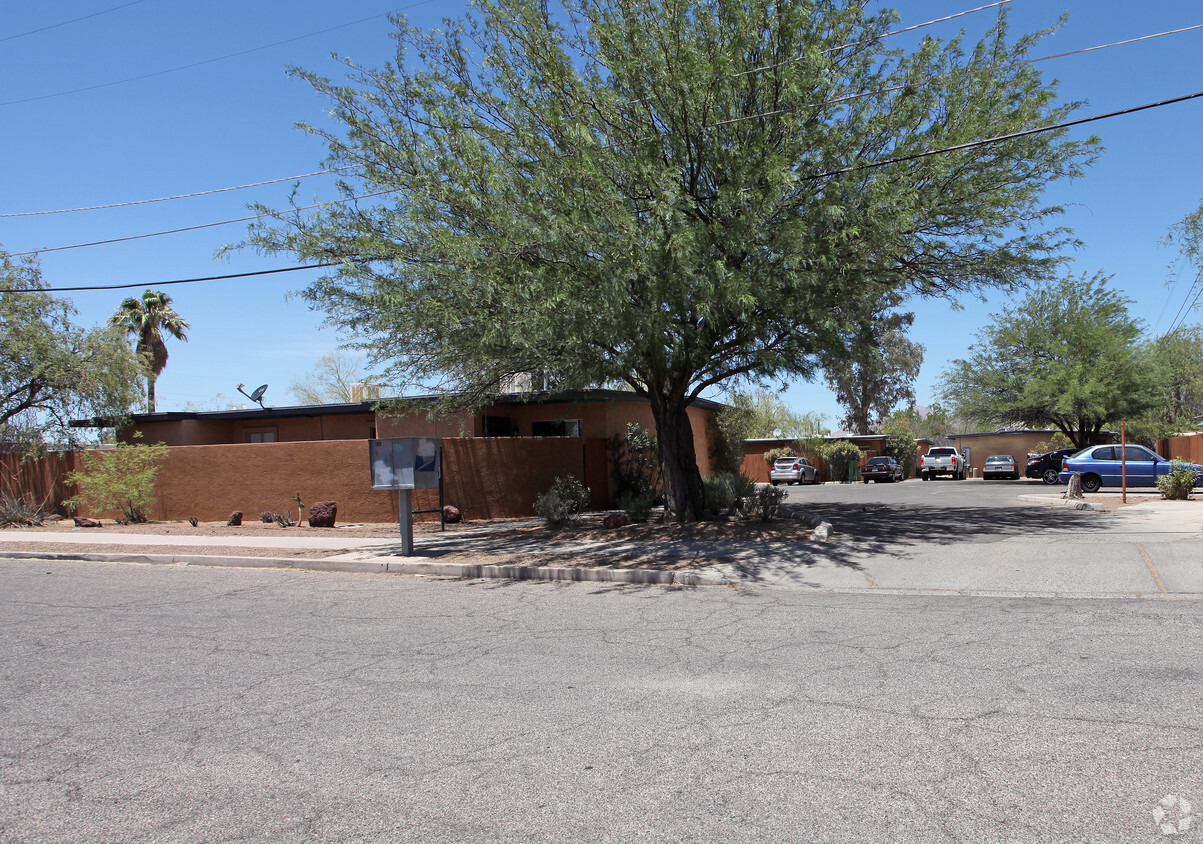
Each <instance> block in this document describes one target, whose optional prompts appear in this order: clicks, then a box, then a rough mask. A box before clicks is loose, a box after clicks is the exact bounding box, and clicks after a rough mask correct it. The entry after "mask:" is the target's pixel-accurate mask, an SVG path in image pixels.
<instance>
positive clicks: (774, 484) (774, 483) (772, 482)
mask: <svg viewBox="0 0 1203 844" xmlns="http://www.w3.org/2000/svg"><path fill="white" fill-rule="evenodd" d="M769 483H771V484H772V485H773V486H777V484H779V483H781V481H769Z"/></svg>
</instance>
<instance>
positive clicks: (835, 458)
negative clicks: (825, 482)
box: [819, 440, 861, 481]
mask: <svg viewBox="0 0 1203 844" xmlns="http://www.w3.org/2000/svg"><path fill="white" fill-rule="evenodd" d="M819 456H820V457H822V458H823V462H824V463H825V464H826V465H827V475H828V479H829V480H833V481H846V480H848V472H849V469H850V467H852V466H855V465H856V464H857V463H859V462H860V456H861V450H860V449H859V448H857V447H856V443H851V442H848V440H828V441H827V442H825V443H823V445H822V446H821V447H820V448H819Z"/></svg>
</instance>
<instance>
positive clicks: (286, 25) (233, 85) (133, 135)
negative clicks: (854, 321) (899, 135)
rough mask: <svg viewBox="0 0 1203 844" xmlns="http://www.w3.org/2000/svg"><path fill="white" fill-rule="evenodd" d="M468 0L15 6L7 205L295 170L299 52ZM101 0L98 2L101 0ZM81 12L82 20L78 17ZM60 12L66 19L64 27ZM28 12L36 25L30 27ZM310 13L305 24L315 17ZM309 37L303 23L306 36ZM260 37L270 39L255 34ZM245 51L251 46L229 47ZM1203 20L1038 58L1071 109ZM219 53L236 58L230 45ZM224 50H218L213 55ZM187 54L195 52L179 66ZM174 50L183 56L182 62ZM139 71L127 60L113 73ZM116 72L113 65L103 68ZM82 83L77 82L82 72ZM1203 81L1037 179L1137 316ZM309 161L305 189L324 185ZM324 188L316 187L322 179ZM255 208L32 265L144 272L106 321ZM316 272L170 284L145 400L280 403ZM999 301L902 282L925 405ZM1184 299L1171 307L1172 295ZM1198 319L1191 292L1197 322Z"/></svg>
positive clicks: (1113, 96) (366, 47) (1166, 75)
mask: <svg viewBox="0 0 1203 844" xmlns="http://www.w3.org/2000/svg"><path fill="white" fill-rule="evenodd" d="M984 2H986V0H913V1H912V2H908V1H907V0H900V2H897V3H894V4H889V5H894V6H895V7H897V8H899V9H900V11H901V12H902V15H903V23H904V24H914V23H920V22H923V21H927V20H931V19H934V18H937V17H941V16H944V15H948V14H952V13H955V12H959V11H963V10H966V9H969V8H972V7H974V6H978V5H981V4H982V3H984ZM463 8H464V4H463V3H462V2H445V0H434V1H433V2H429V1H428V2H425V3H412V2H411V3H406V2H403V0H396V1H395V2H392V3H389V2H374V0H344V2H341V3H330V2H316V0H250V2H246V1H245V0H244V2H232V0H210V2H206V3H203V4H202V3H178V2H171V0H135V2H129V0H64V2H58V3H53V4H51V3H9V4H6V9H5V15H4V23H3V29H2V30H0V78H3V79H4V81H5V84H4V86H3V90H2V91H0V115H2V118H0V119H3V122H4V125H5V127H6V129H5V131H4V132H3V133H2V134H0V158H2V160H3V161H4V162H5V166H4V167H3V168H2V169H0V214H3V215H14V214H22V215H24V214H26V213H27V212H33V211H52V210H58V209H67V208H77V207H83V206H93V205H105V204H112V203H129V202H133V201H136V200H144V199H151V198H156V197H163V196H173V195H177V194H186V193H193V192H203V191H211V190H213V189H216V188H224V187H230V186H235V185H242V184H247V183H252V182H259V181H263V180H270V179H279V178H283V177H287V176H292V175H297V174H303V173H309V172H312V171H314V170H317V169H319V168H320V165H321V161H322V159H323V157H324V152H325V151H324V148H323V147H322V145H321V144H320V142H319V141H318V140H317V139H315V138H312V137H310V136H308V135H305V134H303V133H301V132H299V131H297V130H296V129H294V128H293V126H294V124H295V123H296V122H297V121H301V120H307V121H310V122H320V121H321V120H322V119H323V114H324V103H323V102H322V101H321V100H320V99H319V98H318V97H317V96H316V95H315V94H313V93H312V91H310V90H309V88H308V86H306V85H305V84H304V83H302V82H299V81H297V80H293V79H289V78H288V77H287V76H286V73H285V68H286V67H287V66H289V65H298V66H301V67H304V68H307V69H310V70H314V71H317V72H321V73H325V74H326V75H329V76H334V77H340V76H341V67H340V66H339V65H338V64H336V63H335V62H334V61H332V59H331V58H330V54H331V53H333V52H337V53H339V54H341V55H345V56H348V57H350V58H352V59H355V60H356V61H359V62H361V63H364V64H368V65H371V66H378V65H380V64H382V63H383V62H384V61H386V60H388V59H390V58H391V57H392V42H391V40H390V39H389V38H388V33H389V31H390V30H389V25H388V24H387V22H386V20H385V17H384V15H385V14H386V13H387V12H390V11H394V10H400V9H405V10H406V14H407V15H408V16H409V18H410V20H411V21H412V22H414V23H415V24H418V25H421V26H434V25H437V24H438V23H439V21H440V20H441V19H442V18H443V17H445V16H456V15H458V14H459V13H460V11H462V9H463ZM1010 8H1011V20H1012V26H1013V31H1014V32H1020V31H1028V30H1031V29H1036V28H1040V27H1045V26H1049V25H1051V24H1053V23H1055V22H1056V19H1057V18H1058V17H1059V16H1060V14H1061V13H1062V12H1064V13H1066V14H1067V15H1068V21H1067V23H1066V24H1065V25H1064V26H1063V27H1062V28H1061V29H1060V30H1059V31H1057V32H1056V33H1055V34H1054V35H1053V36H1051V37H1050V38H1049V39H1047V40H1046V41H1045V42H1043V46H1042V47H1040V48H1038V49H1037V50H1036V54H1037V55H1048V54H1053V53H1062V52H1068V51H1072V50H1079V49H1082V48H1085V47H1090V46H1094V45H1098V44H1105V43H1110V42H1115V41H1120V40H1124V39H1129V38H1133V37H1137V36H1141V35H1149V34H1153V33H1158V32H1162V31H1166V30H1172V29H1178V28H1182V27H1187V26H1191V25H1195V24H1200V23H1203V5H1201V4H1200V3H1199V0H1145V2H1141V3H1133V2H1131V0H1060V2H1058V0H1012V2H1011V3H1010ZM98 13H99V14H98ZM992 15H993V13H992V12H982V13H978V14H975V15H972V16H969V17H965V18H960V19H958V20H956V21H953V22H949V23H945V24H941V25H938V26H934V27H931V28H929V29H927V30H925V32H930V33H935V34H940V35H952V34H953V33H954V32H955V31H956V30H958V29H960V28H962V27H964V28H965V29H967V30H968V31H969V33H971V34H972V33H974V32H977V31H980V29H981V28H982V27H984V26H986V25H988V24H989V23H990V22H991V20H992ZM77 19H82V20H77ZM60 24H61V25H60ZM36 30H40V31H36ZM319 32H320V34H313V33H319ZM306 36H308V37H306ZM268 45H274V46H268ZM235 54H241V55H235ZM1201 55H1203V30H1196V31H1193V32H1187V33H1183V34H1178V35H1170V36H1166V37H1163V38H1157V39H1152V40H1150V41H1145V42H1142V43H1139V44H1133V45H1127V46H1119V47H1114V48H1110V49H1105V50H1099V51H1096V52H1093V53H1087V54H1083V55H1076V56H1070V57H1067V58H1062V59H1056V60H1053V61H1049V62H1044V63H1041V64H1040V65H1039V66H1040V67H1041V69H1042V70H1043V72H1044V73H1045V75H1046V77H1048V78H1056V79H1058V80H1060V83H1061V87H1060V92H1061V95H1062V96H1063V97H1064V98H1065V99H1070V100H1088V101H1089V102H1088V104H1087V105H1086V106H1085V107H1084V108H1083V109H1082V110H1081V111H1080V112H1079V113H1078V114H1079V116H1086V115H1092V114H1098V113H1103V112H1107V111H1112V110H1116V109H1121V108H1127V107H1131V106H1136V105H1140V104H1143V103H1148V102H1153V101H1157V100H1162V99H1167V98H1170V97H1175V96H1180V95H1184V94H1189V93H1193V92H1195V91H1198V90H1203V73H1201V72H1200V70H1201V68H1203V63H1201V62H1200V59H1199V58H1198V57H1199V56H1201ZM231 56H232V57H231ZM225 57H230V58H225ZM185 66H189V67H185ZM177 68H183V69H177ZM131 79H132V80H133V81H123V80H131ZM110 83H118V84H110ZM80 89H87V90H80ZM1201 129H1203V99H1200V100H1194V101H1190V102H1187V103H1182V104H1178V105H1172V106H1167V107H1164V108H1160V109H1153V110H1149V111H1145V112H1142V113H1139V114H1135V115H1130V116H1124V117H1117V118H1113V119H1110V120H1106V121H1101V122H1097V123H1093V124H1089V125H1087V126H1084V127H1080V128H1079V129H1076V130H1074V132H1075V134H1077V135H1080V136H1086V135H1090V134H1097V135H1099V136H1100V137H1101V139H1102V141H1103V144H1104V146H1105V152H1104V153H1103V155H1102V157H1101V158H1100V159H1099V161H1098V162H1097V163H1096V164H1095V165H1094V167H1092V168H1091V169H1090V170H1089V171H1088V173H1087V175H1086V177H1085V178H1083V179H1080V180H1077V181H1075V182H1069V183H1058V184H1054V185H1052V186H1050V188H1049V190H1048V192H1047V194H1046V199H1047V202H1048V203H1049V204H1061V205H1065V206H1066V207H1067V209H1068V213H1067V214H1066V216H1065V217H1064V221H1065V223H1066V224H1068V225H1069V226H1071V227H1072V228H1073V229H1074V230H1075V232H1076V234H1077V236H1078V237H1079V238H1080V239H1081V240H1082V241H1083V246H1082V248H1081V249H1079V250H1077V251H1075V252H1074V253H1072V254H1071V256H1070V257H1071V259H1072V264H1071V267H1070V270H1069V271H1070V272H1073V273H1094V272H1097V271H1103V272H1106V273H1109V274H1112V275H1114V276H1115V280H1114V283H1115V285H1116V286H1117V287H1118V288H1120V289H1121V290H1123V291H1124V292H1125V293H1126V294H1127V295H1128V296H1129V297H1130V298H1131V299H1133V300H1134V302H1135V304H1134V306H1133V308H1132V310H1133V312H1134V314H1135V315H1137V316H1139V317H1140V318H1142V319H1143V320H1144V321H1145V322H1146V323H1147V324H1148V327H1149V329H1150V330H1153V331H1156V332H1158V333H1160V332H1164V331H1165V330H1167V329H1168V328H1169V327H1170V326H1171V325H1172V324H1173V323H1174V320H1175V317H1176V316H1177V314H1178V311H1179V308H1180V307H1181V306H1182V304H1183V302H1184V299H1185V297H1186V295H1187V292H1188V288H1189V282H1190V279H1191V277H1192V276H1191V275H1190V274H1187V273H1184V274H1183V278H1182V279H1181V280H1180V281H1178V282H1177V283H1176V284H1174V285H1173V286H1167V282H1169V281H1170V280H1171V279H1172V275H1171V271H1170V265H1171V263H1172V261H1173V259H1174V253H1173V252H1172V251H1171V250H1169V249H1167V248H1165V247H1163V246H1162V245H1161V240H1162V238H1163V237H1164V235H1165V234H1166V231H1167V229H1168V228H1169V227H1170V226H1171V225H1172V224H1173V223H1174V222H1176V221H1177V220H1180V219H1181V218H1182V217H1183V216H1184V215H1185V214H1187V213H1189V212H1190V211H1192V210H1194V209H1195V208H1198V207H1199V204H1200V201H1201V200H1203V156H1201V155H1200V152H1199V150H1200V146H1199V138H1200V135H1201V134H1203V133H1201V132H1200V130H1201ZM289 187H290V185H289V184H288V183H279V184H273V185H265V186H262V187H258V188H254V189H248V190H239V191H230V192H225V193H215V194H210V195H207V196H203V197H198V198H193V199H185V200H177V201H171V202H159V203H150V204H142V205H131V206H127V207H121V208H111V209H106V210H97V211H81V212H76V213H66V214H42V215H36V216H0V246H3V248H5V249H7V250H8V251H9V252H12V253H18V252H26V251H30V250H38V249H43V250H44V249H51V248H54V247H61V246H70V245H74V244H80V243H87V242H92V241H98V240H106V239H111V238H121V237H129V236H131V235H140V234H145V233H150V232H158V231H164V230H169V229H179V228H188V227H195V226H201V225H205V224H209V223H214V222H218V221H223V220H231V219H236V218H240V217H245V216H247V215H248V214H249V212H248V211H247V208H246V206H247V204H248V203H250V202H253V201H260V202H264V203H266V204H269V205H276V206H282V205H283V204H284V203H285V198H286V196H287V193H288V190H289ZM324 187H325V186H324V185H323V184H322V182H321V180H317V179H309V180H305V181H304V182H303V184H302V187H301V191H300V196H301V198H302V199H306V198H313V199H317V198H321V197H328V196H329V195H330V193H329V191H328V190H325V191H324ZM323 191H324V192H323ZM245 229H246V224H245V223H238V224H233V225H223V226H213V227H207V228H200V229H197V230H194V231H189V232H185V233H180V234H173V235H167V236H161V237H148V238H140V239H136V240H130V241H127V242H123V243H115V244H109V245H105V246H97V247H91V248H80V249H66V250H62V251H45V252H43V253H42V254H41V265H42V270H43V275H44V278H45V280H46V281H47V282H48V283H49V284H50V285H51V286H53V287H67V286H78V285H113V284H136V285H138V286H137V287H135V288H132V289H130V290H127V291H94V292H82V293H73V294H70V296H71V298H72V299H73V300H74V302H75V304H76V306H77V307H78V309H79V311H80V313H79V317H78V318H79V320H80V321H81V322H83V323H86V324H95V323H99V322H102V321H103V320H105V319H107V318H108V316H109V315H110V314H111V313H113V311H114V310H115V309H116V307H117V305H118V303H119V302H120V301H121V300H122V299H123V298H124V297H125V296H128V295H139V294H140V293H141V291H142V289H144V287H155V286H157V284H158V282H161V281H165V280H171V279H181V278H193V277H198V276H210V275H221V274H228V273H238V272H247V271H252V270H259V269H268V268H275V267H281V266H287V265H288V264H289V261H288V260H287V259H286V258H285V257H284V256H259V255H256V254H255V253H253V252H250V251H245V250H244V251H239V252H236V253H234V254H232V255H230V256H228V257H226V258H223V259H220V260H218V259H215V257H214V253H215V251H216V250H217V249H218V248H219V247H220V246H221V245H222V244H225V243H230V242H234V241H237V240H239V239H240V238H241V237H242V236H243V234H244V232H245ZM310 277H311V273H310V272H297V273H286V274H280V275H274V276H260V277H252V278H246V279H239V280H229V281H218V282H209V283H203V284H191V285H175V286H171V287H164V288H163V289H164V290H166V291H167V292H168V293H169V294H170V295H171V296H172V297H173V298H174V300H175V305H176V308H177V310H178V311H179V312H180V313H181V314H183V315H184V317H185V318H186V319H187V320H188V321H189V322H190V323H191V326H192V328H191V331H190V335H189V337H190V339H189V342H187V343H170V344H169V352H170V360H169V362H168V365H167V369H166V370H165V371H164V373H163V376H162V377H161V378H160V380H159V383H158V387H157V391H158V407H159V410H173V409H182V408H183V407H184V406H185V405H187V404H189V403H191V404H193V405H196V406H202V407H208V406H217V405H218V404H219V403H220V404H221V405H223V406H224V403H225V402H229V401H235V400H239V401H241V400H242V397H241V396H239V395H238V392H237V390H236V386H237V385H238V384H239V383H244V384H245V385H246V389H247V390H248V392H249V391H250V389H251V388H253V387H254V386H256V385H258V384H262V383H267V384H270V385H271V386H270V387H269V389H268V392H267V396H266V398H265V401H266V402H267V403H268V404H269V405H273V404H274V405H277V406H281V405H285V404H291V403H293V401H292V398H291V396H290V395H288V392H287V387H288V385H289V383H291V382H292V381H293V380H295V379H297V378H299V377H301V376H303V375H304V374H305V373H306V372H308V371H309V370H310V369H312V367H313V365H314V364H315V362H316V361H317V359H318V358H319V357H320V356H321V355H322V354H324V353H326V352H329V351H331V350H333V349H334V348H335V347H336V346H337V345H338V341H339V338H338V337H337V336H336V335H335V334H334V333H333V332H332V331H330V330H328V329H323V328H322V327H321V322H322V315H321V314H320V313H315V312H313V311H311V310H310V309H309V307H308V306H307V305H306V304H305V303H304V302H303V301H302V300H300V299H299V298H296V297H292V298H290V297H289V295H288V294H289V293H290V292H291V291H295V290H298V289H299V288H301V287H303V286H304V285H305V284H306V283H307V281H308V279H309V278H310ZM1005 303H1006V299H1005V297H1002V296H997V295H996V296H994V297H991V298H990V299H989V300H988V301H986V302H978V301H976V300H973V299H969V300H963V302H962V304H963V305H964V308H963V309H961V310H954V309H953V308H951V307H950V306H949V305H948V304H947V303H946V302H944V301H926V302H925V301H914V302H912V303H911V308H912V309H913V310H914V311H915V313H916V321H915V325H914V328H913V330H912V335H911V336H912V337H913V338H914V339H916V340H918V341H919V342H921V343H923V344H924V345H925V346H926V347H927V353H926V356H925V360H924V364H923V368H922V371H921V373H920V376H919V379H918V382H917V385H916V393H917V398H918V401H919V402H920V403H921V404H928V403H930V402H931V401H932V400H933V399H934V397H935V393H936V390H937V389H938V384H939V379H940V374H941V372H942V371H943V370H944V369H945V367H946V365H947V363H948V361H949V360H952V359H954V358H957V357H964V356H965V355H966V353H967V351H968V348H969V345H970V344H971V343H972V342H973V334H974V332H975V331H976V330H977V329H978V328H979V327H980V326H981V325H982V324H983V323H984V321H985V320H987V319H988V318H989V315H990V314H991V313H992V312H995V311H997V310H998V309H999V308H1000V307H1001V306H1002V305H1004V304H1005ZM1179 321H1181V317H1179ZM1198 321H1203V320H1201V319H1200V318H1199V316H1198V314H1192V315H1191V316H1190V317H1188V318H1187V322H1188V323H1191V322H1198ZM783 397H784V398H785V400H786V401H787V402H788V403H789V404H790V405H791V406H793V407H794V409H796V410H798V411H811V412H818V413H822V414H825V415H826V416H827V418H828V422H829V424H833V423H834V422H835V421H836V419H837V418H838V417H839V416H840V413H841V411H840V408H839V406H838V405H837V403H836V402H835V399H834V397H833V396H832V395H831V393H830V392H829V391H828V390H827V389H826V388H825V387H824V386H823V385H822V384H821V383H815V384H807V383H794V384H791V385H790V387H789V389H788V390H787V391H786V392H785V393H784V394H783Z"/></svg>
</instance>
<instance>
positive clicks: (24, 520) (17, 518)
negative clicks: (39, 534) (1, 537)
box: [0, 492, 46, 527]
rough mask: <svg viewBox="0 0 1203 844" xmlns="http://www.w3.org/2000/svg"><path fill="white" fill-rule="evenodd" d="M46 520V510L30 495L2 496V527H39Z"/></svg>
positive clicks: (0, 498)
mask: <svg viewBox="0 0 1203 844" xmlns="http://www.w3.org/2000/svg"><path fill="white" fill-rule="evenodd" d="M45 519H46V511H45V508H44V507H42V506H41V505H39V504H38V503H37V502H35V501H34V500H33V499H32V498H30V497H29V496H28V495H21V496H17V495H13V494H12V493H8V492H6V493H4V494H3V495H0V527H37V526H38V525H40V524H42V522H43V521H44V520H45Z"/></svg>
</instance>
